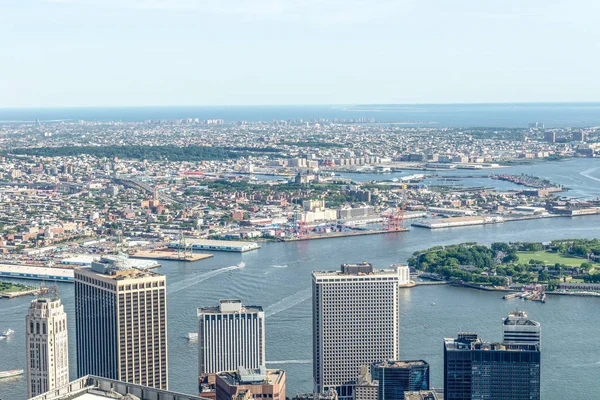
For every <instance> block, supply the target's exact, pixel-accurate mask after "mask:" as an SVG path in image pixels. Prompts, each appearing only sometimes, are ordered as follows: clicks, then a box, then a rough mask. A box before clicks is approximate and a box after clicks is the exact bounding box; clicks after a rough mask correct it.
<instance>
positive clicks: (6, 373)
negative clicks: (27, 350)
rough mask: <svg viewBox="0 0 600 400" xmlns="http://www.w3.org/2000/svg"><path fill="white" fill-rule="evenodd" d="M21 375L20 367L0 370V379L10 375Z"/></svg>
mask: <svg viewBox="0 0 600 400" xmlns="http://www.w3.org/2000/svg"><path fill="white" fill-rule="evenodd" d="M18 375H23V370H22V369H13V370H10V371H0V379H2V378H10V377H11V376H18Z"/></svg>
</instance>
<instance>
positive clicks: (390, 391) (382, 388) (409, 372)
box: [371, 360, 429, 400]
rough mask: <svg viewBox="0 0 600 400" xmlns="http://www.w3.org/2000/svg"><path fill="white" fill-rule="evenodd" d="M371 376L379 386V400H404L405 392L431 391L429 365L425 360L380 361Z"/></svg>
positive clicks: (372, 365) (372, 369)
mask: <svg viewBox="0 0 600 400" xmlns="http://www.w3.org/2000/svg"><path fill="white" fill-rule="evenodd" d="M371 376H372V377H373V379H374V380H377V381H378V382H379V383H378V386H379V390H378V392H379V397H378V400H404V392H406V391H419V390H427V389H429V364H427V363H426V362H425V361H423V360H415V361H391V360H389V361H378V362H375V363H373V364H371Z"/></svg>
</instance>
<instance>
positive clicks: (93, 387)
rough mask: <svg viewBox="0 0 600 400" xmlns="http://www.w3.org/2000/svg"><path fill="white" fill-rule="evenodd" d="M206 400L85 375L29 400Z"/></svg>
mask: <svg viewBox="0 0 600 400" xmlns="http://www.w3.org/2000/svg"><path fill="white" fill-rule="evenodd" d="M96 399H120V400H150V399H152V400H206V399H204V398H202V397H198V396H192V395H189V394H181V393H177V392H173V391H170V390H161V389H155V388H150V387H147V386H141V385H136V384H133V383H126V382H122V381H116V380H112V379H107V378H101V377H98V376H93V375H86V376H84V377H82V378H79V379H77V380H75V381H72V382H70V383H69V384H68V385H65V386H63V387H60V388H56V389H53V390H50V391H48V392H46V393H43V394H40V395H38V396H35V397H33V398H31V399H30V400H96Z"/></svg>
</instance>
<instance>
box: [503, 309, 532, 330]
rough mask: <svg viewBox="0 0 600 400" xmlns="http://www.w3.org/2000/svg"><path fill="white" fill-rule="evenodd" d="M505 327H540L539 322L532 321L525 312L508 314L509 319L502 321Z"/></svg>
mask: <svg viewBox="0 0 600 400" xmlns="http://www.w3.org/2000/svg"><path fill="white" fill-rule="evenodd" d="M502 322H503V324H504V325H529V326H540V323H539V322H536V321H532V320H530V319H529V317H528V316H527V313H526V312H525V311H518V310H517V311H512V312H511V313H509V314H508V317H506V318H504V319H503V320H502Z"/></svg>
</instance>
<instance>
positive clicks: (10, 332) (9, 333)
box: [0, 329, 15, 339]
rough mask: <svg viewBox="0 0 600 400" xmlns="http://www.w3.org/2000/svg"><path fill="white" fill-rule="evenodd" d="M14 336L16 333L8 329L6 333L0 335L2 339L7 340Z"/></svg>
mask: <svg viewBox="0 0 600 400" xmlns="http://www.w3.org/2000/svg"><path fill="white" fill-rule="evenodd" d="M14 334H15V331H13V330H12V329H7V330H5V331H4V332H2V335H0V339H6V338H7V337H10V336H12V335H14Z"/></svg>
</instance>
